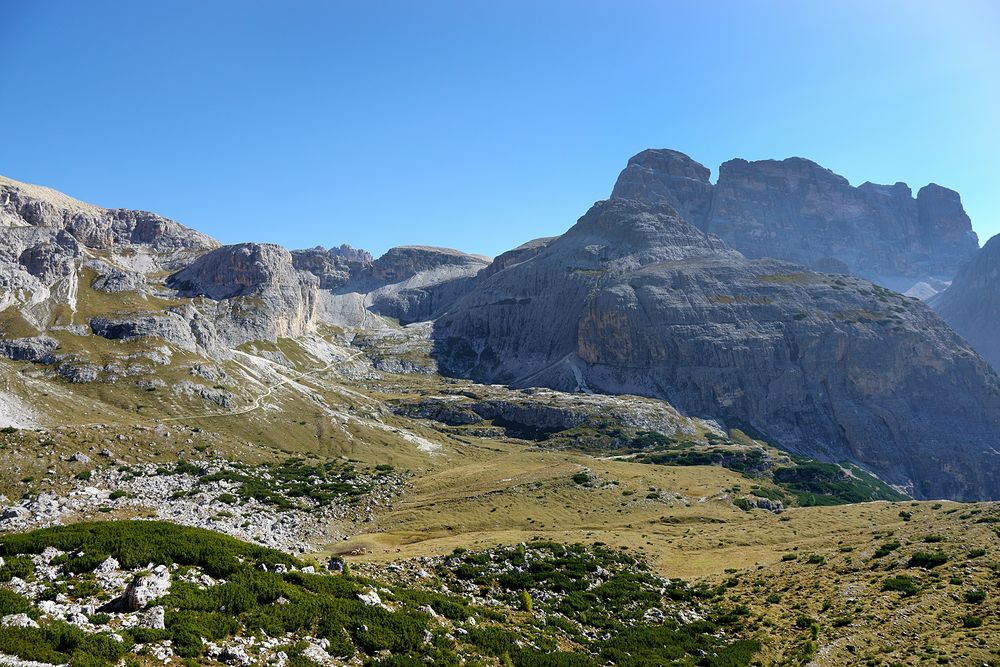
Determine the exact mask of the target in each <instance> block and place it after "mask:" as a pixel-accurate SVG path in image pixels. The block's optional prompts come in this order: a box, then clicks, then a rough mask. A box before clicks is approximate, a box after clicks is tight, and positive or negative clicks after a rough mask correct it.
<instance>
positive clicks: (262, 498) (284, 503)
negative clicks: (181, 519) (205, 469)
mask: <svg viewBox="0 0 1000 667" xmlns="http://www.w3.org/2000/svg"><path fill="white" fill-rule="evenodd" d="M232 465H233V468H232V469H225V470H221V471H219V472H215V473H211V474H203V473H202V471H201V470H200V469H199V468H198V466H196V465H194V464H192V463H189V462H186V461H179V462H178V463H177V465H176V466H175V468H174V469H173V470H172V471H171V470H169V469H164V470H163V472H164V473H165V474H166V473H170V472H173V473H186V474H190V475H194V476H195V477H197V478H198V479H197V485H199V486H201V485H205V484H209V483H211V482H217V481H228V482H234V483H236V484H239V487H238V491H237V494H238V495H239V496H240V497H241V498H254V499H256V500H257V501H258V502H261V503H264V504H266V505H272V506H274V507H277V508H279V509H292V508H296V507H299V506H300V505H299V503H298V502H297V500H298V499H304V500H307V501H311V503H314V504H315V505H318V506H320V507H323V506H326V505H329V504H330V503H332V502H333V501H335V500H337V499H341V498H347V499H357V498H359V497H361V496H363V495H364V494H365V493H367V492H368V491H370V490H371V488H372V484H371V482H370V481H367V480H365V479H362V478H361V477H359V475H358V473H357V471H356V470H355V469H354V467H353V466H352V465H351V464H350V463H348V462H346V461H327V462H325V463H319V464H310V463H307V462H306V461H304V460H303V459H300V458H290V459H287V460H285V461H283V462H282V463H279V464H275V465H265V466H256V467H252V466H247V465H243V464H232ZM376 472H377V474H386V473H387V472H388V471H376ZM235 500H236V499H235V498H234V499H233V501H234V502H235Z"/></svg>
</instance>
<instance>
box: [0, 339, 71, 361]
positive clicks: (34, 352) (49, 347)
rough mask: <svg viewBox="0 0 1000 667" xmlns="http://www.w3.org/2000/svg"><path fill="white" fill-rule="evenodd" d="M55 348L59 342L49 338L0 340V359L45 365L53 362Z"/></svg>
mask: <svg viewBox="0 0 1000 667" xmlns="http://www.w3.org/2000/svg"><path fill="white" fill-rule="evenodd" d="M57 347H59V342H58V341H57V340H56V339H55V338H52V337H50V336H32V337H30V338H8V339H0V357H3V358H5V359H10V360H11V361H32V362H35V363H46V364H47V363H52V362H53V361H55V356H54V355H53V352H54V351H55V349H56V348H57Z"/></svg>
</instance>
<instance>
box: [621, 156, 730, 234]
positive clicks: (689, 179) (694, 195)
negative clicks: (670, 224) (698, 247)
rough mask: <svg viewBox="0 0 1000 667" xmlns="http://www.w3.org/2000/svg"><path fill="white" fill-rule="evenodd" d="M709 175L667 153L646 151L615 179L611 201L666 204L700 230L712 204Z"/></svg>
mask: <svg viewBox="0 0 1000 667" xmlns="http://www.w3.org/2000/svg"><path fill="white" fill-rule="evenodd" d="M710 173H711V172H710V171H709V170H708V168H707V167H705V166H704V165H702V164H701V163H699V162H696V161H694V160H692V159H691V158H690V157H688V156H687V155H685V154H684V153H681V152H680V151H674V150H669V149H665V148H663V149H649V150H645V151H642V152H641V153H639V154H637V155H635V156H633V157H632V158H631V159H630V160H629V161H628V164H627V165H626V167H625V169H624V170H622V172H621V174H620V175H619V176H618V180H617V181H616V182H615V187H614V189H613V190H612V191H611V199H613V200H614V199H635V200H640V201H646V202H654V203H655V202H664V203H666V204H669V205H670V206H671V207H672V208H673V209H674V210H675V211H676V212H677V213H679V214H680V215H681V216H682V217H683V218H684V219H685V220H687V221H688V222H690V223H691V224H693V225H695V226H699V227H701V226H703V225H704V223H705V221H706V220H707V218H708V215H709V208H710V207H711V204H712V184H711V183H710V182H709V180H708V179H709V175H710Z"/></svg>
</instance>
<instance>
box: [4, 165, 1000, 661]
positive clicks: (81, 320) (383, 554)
mask: <svg viewBox="0 0 1000 667" xmlns="http://www.w3.org/2000/svg"><path fill="white" fill-rule="evenodd" d="M805 162H806V161H791V162H789V161H787V160H786V161H784V162H782V163H773V164H772V163H767V164H759V163H744V162H743V161H734V162H733V163H726V165H724V169H723V174H720V177H719V180H718V183H716V184H713V183H711V182H709V181H708V174H707V170H705V168H704V167H701V166H700V165H698V164H697V163H694V162H693V161H692V160H690V158H687V157H686V156H683V155H682V154H679V153H676V152H674V151H652V152H644V153H642V154H640V155H639V156H636V158H633V160H632V161H630V162H629V165H628V166H627V168H626V170H625V171H624V172H623V173H622V176H621V177H620V178H619V181H618V184H617V185H616V186H615V190H614V194H613V196H612V197H611V199H609V200H608V201H606V202H598V203H597V204H595V205H594V207H593V208H591V209H590V211H588V212H587V213H586V214H585V215H584V216H583V217H582V218H581V219H580V220H579V221H578V222H577V223H576V225H574V226H572V227H570V225H569V224H567V227H570V229H569V230H568V231H567V232H566V233H565V234H563V235H562V236H560V237H556V238H546V239H538V240H536V241H532V242H529V243H526V244H524V245H522V246H520V247H518V248H515V249H513V250H511V251H509V252H507V253H504V254H502V255H500V256H499V257H497V258H494V259H490V258H487V257H482V256H479V255H472V254H467V253H463V252H459V251H457V250H451V249H446V248H432V247H425V246H407V247H401V248H394V249H392V250H390V251H389V252H387V253H386V254H384V255H383V256H381V257H378V258H374V257H372V256H371V255H370V254H369V253H367V252H366V251H364V250H359V249H355V248H351V247H350V246H336V247H332V248H329V249H327V248H323V247H316V248H311V249H303V250H287V249H285V248H282V247H280V246H276V245H270V244H260V243H242V244H237V245H231V246H223V245H221V244H219V243H217V242H216V241H214V240H213V239H211V238H209V237H207V236H205V235H203V234H200V233H197V232H194V231H192V230H189V229H187V228H185V227H183V226H182V225H180V224H179V223H176V222H173V221H170V220H167V219H165V218H162V217H161V216H158V215H155V214H153V213H147V212H139V211H127V210H120V209H104V208H100V207H97V206H92V205H90V204H85V203H82V202H79V201H76V200H74V199H72V198H70V197H68V196H66V195H63V194H61V193H58V192H55V191H52V190H49V189H46V188H43V187H40V186H34V185H27V184H24V183H19V182H17V181H13V180H10V179H5V178H0V664H2V665H15V666H29V665H30V666H39V667H44V666H45V665H84V666H90V665H93V666H110V665H126V666H129V667H131V666H133V665H147V666H152V665H194V664H223V665H233V666H236V667H249V666H250V665H275V666H286V665H289V666H295V667H302V666H306V665H380V664H384V665H399V666H409V665H429V664H433V665H455V666H457V665H487V666H501V665H504V666H506V665H515V666H551V667H563V666H567V667H573V666H576V665H580V666H590V665H593V666H595V667H596V666H598V665H630V666H631V665H635V666H636V667H638V666H645V665H690V666H695V665H697V666H716V667H736V666H741V665H744V666H749V665H761V666H763V665H823V666H825V665H831V666H832V665H872V666H875V665H885V666H889V665H972V666H975V667H982V666H984V665H985V666H989V665H1000V601H998V596H1000V505H997V503H996V502H995V501H996V500H997V499H998V498H1000V377H998V376H997V374H996V373H995V372H994V370H993V368H992V367H991V366H990V359H991V357H990V354H989V350H985V349H984V348H983V346H984V345H985V343H984V339H983V338H982V337H977V336H976V334H975V332H973V331H971V330H965V329H963V326H964V325H963V323H964V322H968V321H970V319H969V317H970V316H967V315H963V314H962V313H966V312H967V309H968V308H969V307H970V306H969V305H968V304H970V303H972V302H975V303H981V301H979V300H977V299H975V298H967V297H965V296H963V295H965V294H969V293H971V292H970V290H973V289H974V290H980V291H984V292H989V288H990V286H989V281H988V280H986V279H983V278H982V277H981V276H983V275H987V276H988V272H989V270H990V267H991V266H992V264H990V263H989V261H988V256H987V255H985V253H987V252H988V251H991V249H992V244H988V245H987V246H986V248H984V249H983V250H981V251H980V250H978V249H977V248H978V244H976V243H975V240H974V237H972V241H971V243H972V245H971V246H970V237H969V234H970V233H971V228H970V227H969V226H968V218H967V217H963V216H964V212H962V213H961V214H960V213H959V211H960V209H961V204H960V202H958V200H957V194H955V193H951V192H950V191H944V189H943V188H939V187H938V186H928V187H927V188H924V189H922V190H921V191H920V193H918V195H917V197H916V198H915V199H914V198H913V197H912V196H911V195H910V192H909V189H908V188H905V186H904V187H900V184H897V185H896V186H891V187H888V186H873V185H865V186H861V187H860V188H850V186H849V185H847V184H846V183H841V182H840V180H838V179H839V177H836V176H835V175H833V174H831V173H829V172H825V170H822V169H821V168H819V167H817V166H816V165H813V164H812V163H808V164H804V163H805ZM786 171H787V172H789V173H791V174H792V175H793V176H794V178H793V177H792V176H790V175H788V174H786V173H785V172H786ZM723 175H724V176H725V178H723ZM793 185H794V187H793ZM904 188H905V190H906V191H905V192H904V191H903V190H904ZM749 193H755V194H753V195H752V196H751V194H749ZM904 195H905V196H904ZM845 199H846V200H849V201H850V202H853V203H851V206H850V207H849V208H850V215H848V213H845V210H846V209H843V210H841V209H837V208H836V206H837V205H838V204H837V202H843V201H845ZM793 200H794V202H798V203H797V204H795V206H798V207H799V208H795V206H793V205H792V203H794V202H793ZM790 202H791V203H790ZM859 202H860V203H859ZM801 210H814V211H819V212H820V213H817V215H819V216H820V217H821V218H822V219H823V221H824V222H823V224H824V225H838V224H846V223H843V222H842V221H843V220H846V219H848V218H849V221H850V225H849V229H850V230H852V233H855V234H857V236H858V238H865V239H868V240H871V241H872V244H871V247H869V248H861V247H858V248H857V250H858V256H857V258H856V260H857V261H856V262H855V263H851V262H848V261H847V260H848V259H850V258H845V256H844V255H843V253H841V254H839V255H837V256H836V257H833V258H832V259H836V260H837V261H839V262H842V263H843V264H844V265H843V266H842V265H841V264H833V263H830V262H826V259H829V258H824V257H812V255H810V254H809V253H811V252H813V250H814V249H815V248H816V247H819V246H820V245H822V244H823V243H825V241H824V240H823V239H824V238H826V237H824V236H823V234H825V233H826V232H823V234H820V233H817V235H816V237H815V238H810V237H808V235H806V236H803V237H802V238H801V239H800V241H801V244H800V245H801V247H797V248H794V249H792V250H790V251H789V253H788V254H786V255H782V256H779V257H776V258H774V257H775V256H776V255H777V253H772V252H771V251H770V250H769V249H768V248H769V247H770V246H767V245H761V246H760V247H758V248H756V249H754V248H750V247H748V246H742V244H743V241H741V239H745V238H762V237H760V236H759V235H757V234H756V233H755V232H753V231H752V229H754V228H756V226H757V225H758V224H761V225H764V226H765V227H767V226H768V225H770V224H771V223H770V222H767V221H771V220H775V219H779V218H776V217H775V216H776V215H777V214H775V213H773V211H779V212H780V214H781V215H780V225H778V227H776V229H779V231H778V232H775V234H779V235H780V234H782V233H784V232H781V231H780V229H784V228H785V226H787V225H793V224H799V225H802V226H806V227H807V226H809V225H813V226H814V227H815V226H817V225H818V224H819V223H817V222H816V218H815V217H812V218H810V217H808V216H802V215H797V214H795V211H801ZM736 211H738V214H737V213H736ZM769 211H770V213H769ZM751 213H752V214H753V215H752V216H751ZM739 221H741V222H740V224H745V225H750V228H749V229H750V231H746V230H742V231H741V229H737V228H738V227H739V225H737V224H736V223H737V222H739ZM761 221H764V222H761ZM887 221H889V222H892V224H891V225H890V224H889V222H887ZM567 222H569V221H567ZM765 222H766V223H767V224H765ZM774 224H776V225H777V223H774ZM872 228H878V229H880V230H882V231H881V232H880V234H881V236H878V238H875V237H874V236H873V235H872V234H871V233H869V232H870V230H871V229H872ZM914 230H916V231H914ZM716 232H718V233H719V236H718V237H717V236H713V235H712V234H714V233H716ZM908 235H909V236H908ZM936 235H937V236H940V237H941V238H942V239H944V240H945V241H946V242H943V243H936V242H934V238H935V237H936ZM720 237H721V238H720ZM904 238H905V240H906V242H905V243H902V241H901V240H900V239H904ZM872 239H874V240H872ZM880 244H881V245H880ZM886 244H888V245H892V246H893V247H897V246H898V247H899V248H902V250H900V251H899V253H898V256H896V255H894V256H893V261H892V263H891V264H889V265H886V267H884V268H885V271H884V272H883V273H881V274H878V275H875V273H874V272H873V269H872V265H871V263H870V260H871V258H872V257H875V256H884V253H882V252H881V250H880V249H879V248H882V247H883V246H885V247H888V246H887V245H886ZM899 244H902V245H899ZM741 246H742V247H741ZM833 250H836V251H837V252H838V253H840V252H841V250H840V249H837V248H833ZM880 253H881V255H880ZM834 254H836V253H834ZM813 260H815V261H813ZM968 260H972V261H971V262H969V261H968ZM793 262H797V263H793ZM887 276H888V277H887ZM890 278H891V279H890ZM897 279H898V280H899V281H903V282H905V281H909V280H911V279H912V280H914V281H916V282H924V283H926V284H928V285H931V284H933V286H934V287H935V289H934V290H932V291H934V292H937V291H939V290H938V289H937V288H940V289H941V290H944V291H941V292H940V294H938V295H937V296H935V297H934V298H933V299H931V301H930V304H929V305H926V304H925V303H924V302H922V301H920V300H919V299H918V298H915V297H916V296H918V295H916V294H911V295H910V296H906V295H903V294H901V293H898V292H896V291H893V289H900V287H899V285H897V284H896V283H895V282H893V281H895V280H897ZM952 279H954V282H953V284H952V286H951V287H950V288H948V287H947V283H950V282H951V281H952ZM946 288H947V289H946ZM936 311H939V312H940V313H941V316H939V315H938V314H937V313H936ZM963 317H964V318H965V319H963ZM971 317H972V319H975V316H974V315H973V316H971ZM952 327H954V330H953V329H952ZM981 355H983V356H981Z"/></svg>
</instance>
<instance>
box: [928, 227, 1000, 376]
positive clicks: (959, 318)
mask: <svg viewBox="0 0 1000 667" xmlns="http://www.w3.org/2000/svg"><path fill="white" fill-rule="evenodd" d="M930 305H931V307H932V308H933V309H934V310H936V311H937V312H938V313H939V314H940V315H941V317H943V318H944V319H945V321H946V322H948V324H950V325H951V326H952V328H954V329H955V331H957V332H958V333H960V334H961V335H962V336H963V337H964V338H965V339H966V340H967V341H969V343H970V344H971V345H972V347H974V348H975V349H976V351H977V352H979V354H981V355H983V357H985V358H986V360H987V361H989V362H990V363H991V364H992V365H993V368H995V369H1000V236H994V237H993V238H991V239H990V240H989V241H987V243H986V245H984V246H983V248H982V250H980V251H979V252H978V253H977V254H976V256H975V257H974V258H973V260H972V261H971V262H969V263H968V264H967V265H965V266H964V267H963V268H962V270H961V271H959V273H958V275H957V276H956V277H955V281H954V282H953V283H952V284H951V287H949V288H948V289H947V290H945V291H944V292H942V293H940V294H938V295H937V296H935V297H933V298H932V299H931V301H930Z"/></svg>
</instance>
